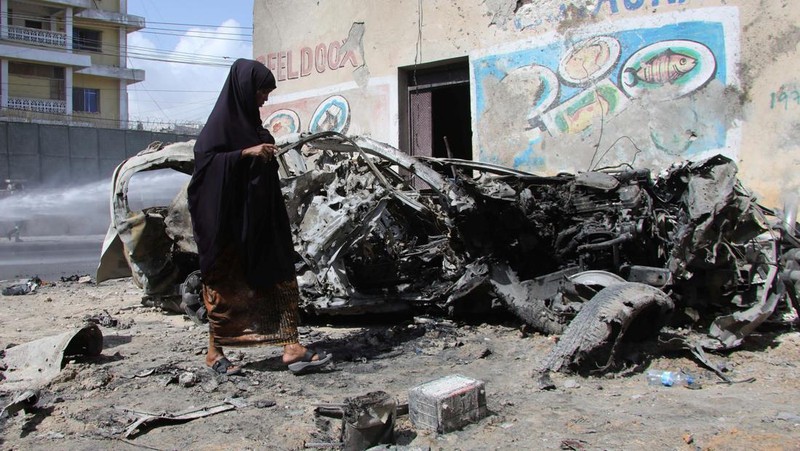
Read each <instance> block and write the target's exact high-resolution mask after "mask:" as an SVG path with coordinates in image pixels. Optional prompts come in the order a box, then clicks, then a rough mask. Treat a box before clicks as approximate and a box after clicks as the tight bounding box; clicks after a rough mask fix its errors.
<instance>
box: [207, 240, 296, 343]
mask: <svg viewBox="0 0 800 451" xmlns="http://www.w3.org/2000/svg"><path fill="white" fill-rule="evenodd" d="M207 279H208V280H207V281H204V284H203V301H204V302H205V306H206V310H207V311H208V326H209V333H210V334H211V337H212V338H213V340H214V344H215V345H217V346H255V345H262V344H271V345H285V344H289V343H297V341H298V333H297V322H298V301H299V298H300V292H299V290H298V288H297V280H296V279H292V280H288V281H285V282H279V283H277V284H275V285H272V286H271V287H268V288H257V289H254V288H251V287H250V286H249V285H248V284H247V282H246V281H245V278H244V271H243V269H242V264H241V261H240V259H239V258H238V254H237V253H236V252H235V251H233V249H231V248H229V249H227V250H225V251H223V252H222V253H221V255H220V256H219V257H218V258H217V262H216V264H215V270H214V271H213V272H212V274H210V275H209V276H208V277H207Z"/></svg>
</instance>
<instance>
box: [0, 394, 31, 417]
mask: <svg viewBox="0 0 800 451" xmlns="http://www.w3.org/2000/svg"><path fill="white" fill-rule="evenodd" d="M38 402H39V390H25V391H23V392H22V393H20V394H19V395H17V396H15V397H14V399H13V400H12V401H11V402H10V403H8V404H6V405H5V407H3V410H2V411H0V420H2V419H4V418H6V417H9V416H14V415H16V414H17V412H19V411H20V410H24V411H25V412H26V413H27V412H28V411H30V410H31V409H32V408H33V407H34V406H35V405H36V403H38Z"/></svg>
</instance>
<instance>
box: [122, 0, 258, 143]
mask: <svg viewBox="0 0 800 451" xmlns="http://www.w3.org/2000/svg"><path fill="white" fill-rule="evenodd" d="M128 14H133V15H136V16H141V17H144V18H145V24H146V27H145V28H144V29H142V30H140V31H137V32H134V33H130V34H128V55H129V58H128V67H130V68H135V69H143V70H144V71H145V81H143V82H139V83H134V84H131V85H128V99H129V100H128V101H129V110H128V111H129V119H130V121H131V122H132V123H136V122H139V121H141V122H142V123H143V125H144V126H145V127H146V128H148V129H160V128H168V126H167V124H169V123H178V124H186V123H193V124H203V123H204V122H205V120H206V118H207V117H208V114H209V113H210V112H211V108H212V107H213V106H214V102H216V99H217V95H218V94H219V91H220V88H221V87H222V84H223V82H224V81H225V77H226V76H227V74H228V67H229V66H230V64H232V63H233V61H234V60H235V59H236V58H252V57H253V45H252V26H253V1H252V0H222V1H221V0H128ZM154 59H156V60H162V61H154ZM163 60H167V61H163ZM176 61H191V62H195V63H197V62H200V63H213V64H215V65H207V64H185V63H180V62H176Z"/></svg>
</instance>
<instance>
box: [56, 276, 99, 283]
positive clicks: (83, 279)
mask: <svg viewBox="0 0 800 451" xmlns="http://www.w3.org/2000/svg"><path fill="white" fill-rule="evenodd" d="M61 281H62V282H78V283H92V276H90V275H88V274H73V275H71V276H61Z"/></svg>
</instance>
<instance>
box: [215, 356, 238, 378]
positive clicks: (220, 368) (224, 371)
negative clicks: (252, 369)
mask: <svg viewBox="0 0 800 451" xmlns="http://www.w3.org/2000/svg"><path fill="white" fill-rule="evenodd" d="M230 368H233V369H231V370H230V371H228V369H230ZM211 369H212V370H213V371H214V372H215V373H217V374H221V375H224V376H233V375H236V374H241V372H242V368H241V367H235V365H234V364H233V363H231V361H230V360H228V358H227V357H222V358H221V359H218V360H217V361H216V362H214V364H213V365H211Z"/></svg>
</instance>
